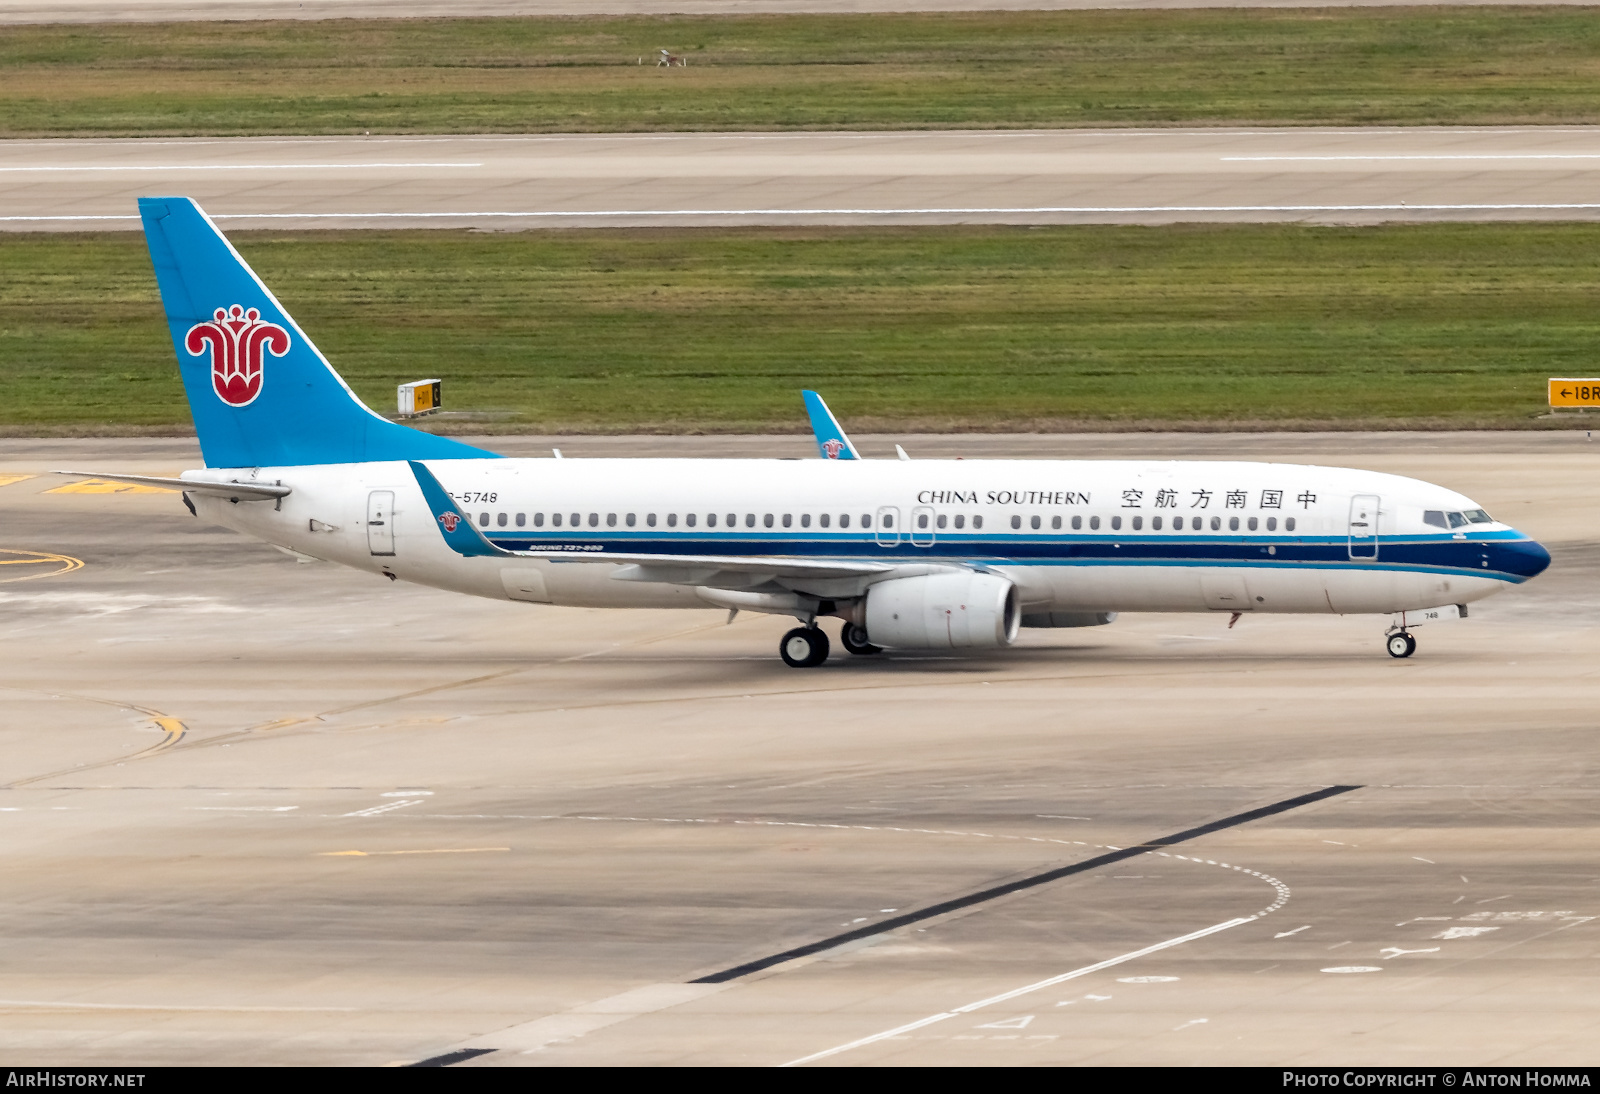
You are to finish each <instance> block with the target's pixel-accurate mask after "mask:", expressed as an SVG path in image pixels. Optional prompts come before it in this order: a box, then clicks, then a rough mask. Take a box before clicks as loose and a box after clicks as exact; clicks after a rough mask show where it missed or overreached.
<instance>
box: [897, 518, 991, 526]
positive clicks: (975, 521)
mask: <svg viewBox="0 0 1600 1094" xmlns="http://www.w3.org/2000/svg"><path fill="white" fill-rule="evenodd" d="M892 524H894V518H893V517H884V518H883V526H884V527H885V528H888V527H889V526H890V525H892ZM972 526H973V527H974V528H982V527H983V518H982V517H973V518H972Z"/></svg>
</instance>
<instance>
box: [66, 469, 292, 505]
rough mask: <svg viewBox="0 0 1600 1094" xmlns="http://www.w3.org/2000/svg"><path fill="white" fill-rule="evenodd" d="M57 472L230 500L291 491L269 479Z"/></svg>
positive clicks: (284, 494) (283, 494) (274, 496)
mask: <svg viewBox="0 0 1600 1094" xmlns="http://www.w3.org/2000/svg"><path fill="white" fill-rule="evenodd" d="M52 473H53V474H56V475H78V476H81V477H83V478H90V479H107V480H109V481H111V482H127V483H132V484H133V485H135V486H163V487H166V488H167V489H168V490H183V491H187V492H188V493H190V494H199V495H202V496H204V497H208V498H227V499H228V500H229V501H274V500H276V499H278V498H286V497H288V496H289V495H290V493H292V491H291V489H290V488H289V487H287V486H276V485H274V484H272V483H266V482H208V481H204V480H197V479H167V478H160V477H158V476H155V475H109V474H107V473H105V472H104V471H55V472H52Z"/></svg>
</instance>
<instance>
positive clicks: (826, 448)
mask: <svg viewBox="0 0 1600 1094" xmlns="http://www.w3.org/2000/svg"><path fill="white" fill-rule="evenodd" d="M822 451H823V452H825V453H827V456H828V459H830V460H836V459H838V458H839V453H841V452H843V451H844V442H843V441H841V440H839V439H838V438H837V437H829V438H828V439H827V440H825V441H823V442H822Z"/></svg>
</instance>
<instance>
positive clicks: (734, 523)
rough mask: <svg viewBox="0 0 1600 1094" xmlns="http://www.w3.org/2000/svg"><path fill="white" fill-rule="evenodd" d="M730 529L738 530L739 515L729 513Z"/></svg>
mask: <svg viewBox="0 0 1600 1094" xmlns="http://www.w3.org/2000/svg"><path fill="white" fill-rule="evenodd" d="M728 527H729V528H737V527H739V514H738V513H729V514H728Z"/></svg>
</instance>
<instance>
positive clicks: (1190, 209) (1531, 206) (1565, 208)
mask: <svg viewBox="0 0 1600 1094" xmlns="http://www.w3.org/2000/svg"><path fill="white" fill-rule="evenodd" d="M1595 210H1600V202H1480V203H1452V204H1442V203H1429V202H1420V203H1411V202H1404V201H1402V202H1389V203H1382V204H1367V205H1040V206H993V207H984V206H971V207H933V206H929V207H927V208H898V209H890V208H880V209H872V208H864V209H575V210H561V211H557V210H548V209H543V210H527V211H523V212H508V211H492V210H484V211H475V212H453V211H448V210H441V211H438V212H420V213H419V212H398V213H396V212H388V213H212V214H210V215H211V219H212V220H430V219H431V220H458V219H473V218H477V219H485V220H488V219H525V220H560V219H603V218H617V219H638V218H644V217H673V218H687V217H719V218H725V219H739V218H742V217H808V216H813V217H815V216H1124V215H1126V216H1143V215H1150V214H1159V213H1218V214H1227V213H1399V212H1405V213H1496V212H1589V211H1595ZM138 219H139V218H138V216H136V215H131V214H129V215H124V214H63V215H55V216H42V215H41V216H4V217H0V223H44V222H54V221H62V222H80V221H112V220H116V221H124V220H138Z"/></svg>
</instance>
